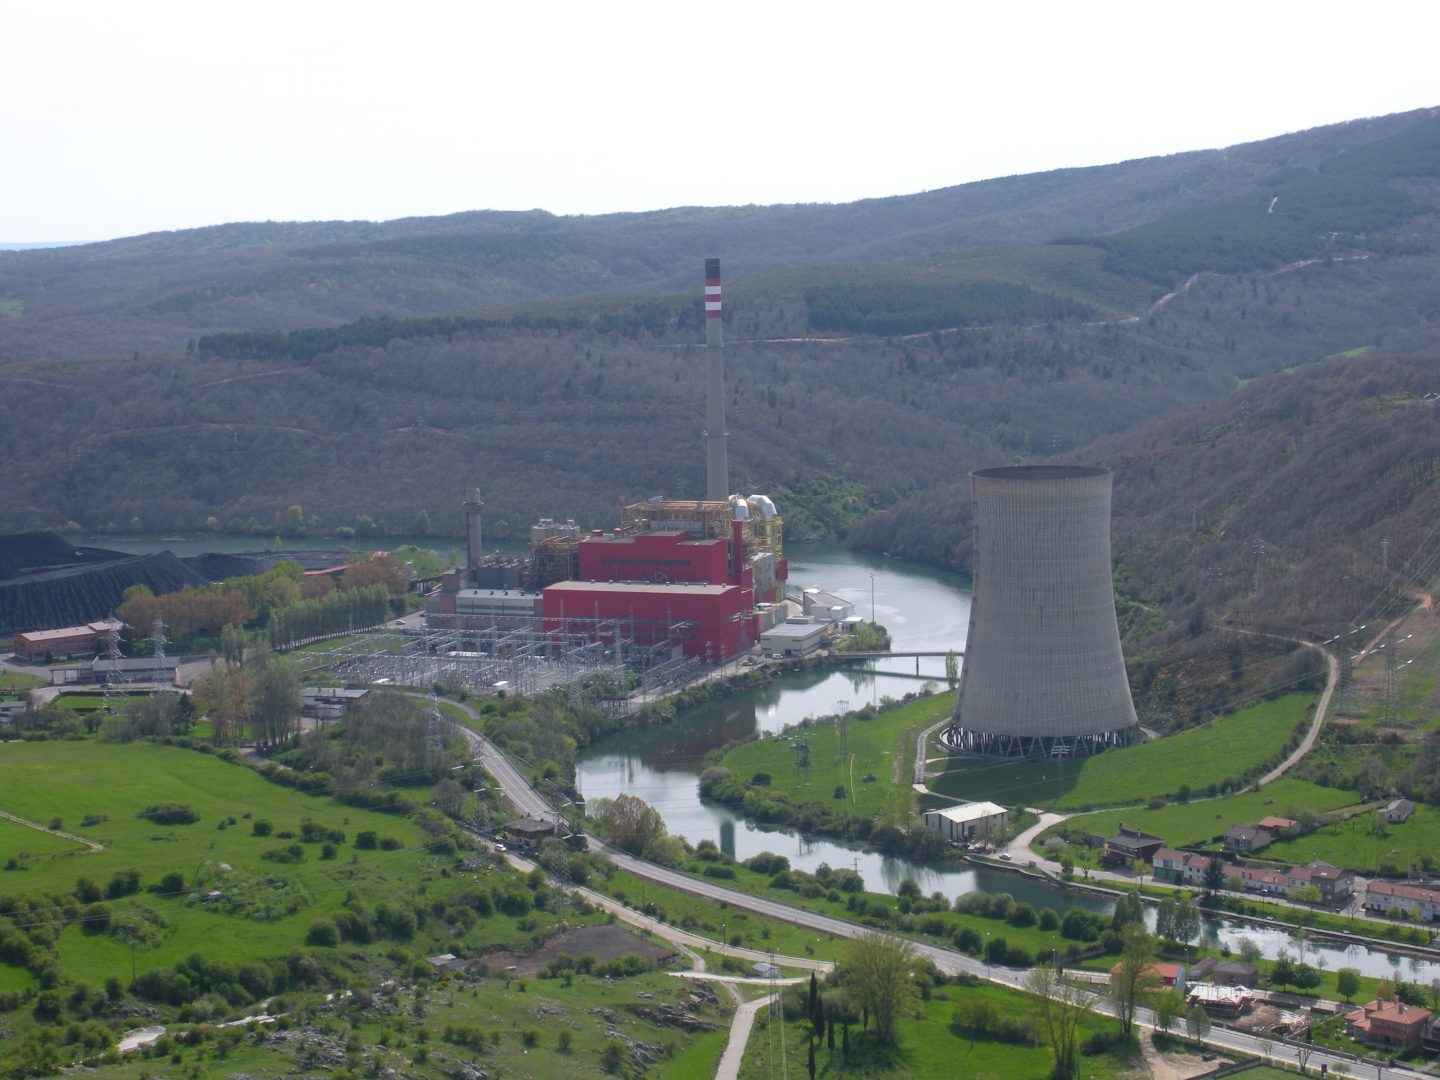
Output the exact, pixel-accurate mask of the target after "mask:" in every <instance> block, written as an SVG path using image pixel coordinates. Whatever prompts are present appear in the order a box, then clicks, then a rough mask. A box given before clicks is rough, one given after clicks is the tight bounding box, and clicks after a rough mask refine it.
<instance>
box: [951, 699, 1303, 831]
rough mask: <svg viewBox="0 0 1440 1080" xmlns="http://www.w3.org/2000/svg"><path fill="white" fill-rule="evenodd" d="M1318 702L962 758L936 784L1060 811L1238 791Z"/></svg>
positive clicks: (1288, 702) (1272, 705)
mask: <svg viewBox="0 0 1440 1080" xmlns="http://www.w3.org/2000/svg"><path fill="white" fill-rule="evenodd" d="M1313 703H1314V698H1313V697H1312V696H1311V695H1309V694H1287V695H1285V696H1283V697H1279V698H1275V699H1273V700H1271V701H1265V702H1261V703H1260V704H1259V705H1255V706H1252V707H1251V708H1248V709H1244V710H1242V711H1240V712H1237V713H1234V714H1232V715H1230V716H1227V717H1224V718H1223V719H1221V720H1217V721H1215V722H1214V723H1212V724H1207V725H1206V726H1205V727H1202V728H1193V729H1191V730H1189V731H1182V732H1179V733H1177V734H1175V735H1167V736H1166V737H1165V738H1162V739H1157V740H1155V741H1153V742H1147V743H1142V744H1140V745H1139V746H1131V747H1127V748H1126V749H1124V750H1108V751H1106V752H1105V753H1103V754H1097V755H1096V756H1095V757H1091V758H1084V759H1082V760H1072V761H1068V762H1067V761H1061V762H1054V761H996V760H994V759H993V758H992V759H980V758H955V759H952V761H951V765H950V767H949V768H948V769H947V771H946V772H945V774H944V775H943V776H940V777H938V778H936V779H935V780H932V781H931V782H930V787H931V789H932V790H934V791H936V792H938V793H940V794H943V795H950V796H953V797H956V798H962V799H968V800H972V801H978V800H983V799H990V800H993V801H994V802H997V803H1000V804H1001V805H1002V806H1040V807H1045V808H1047V809H1051V810H1055V811H1057V812H1060V813H1065V812H1074V811H1077V810H1078V811H1084V810H1090V809H1094V808H1097V807H1104V806H1127V805H1134V804H1137V803H1144V802H1146V801H1147V800H1149V799H1152V798H1181V797H1188V796H1190V795H1191V794H1194V795H1205V794H1217V793H1220V792H1222V791H1231V790H1234V789H1235V788H1238V787H1243V786H1244V784H1245V782H1246V778H1247V777H1250V776H1253V775H1258V774H1259V773H1260V772H1261V771H1262V769H1264V768H1266V767H1268V766H1270V765H1273V764H1278V763H1279V761H1280V760H1282V759H1283V756H1284V753H1285V752H1286V751H1285V748H1286V747H1287V746H1288V745H1290V744H1291V743H1292V741H1293V740H1294V738H1295V734H1296V732H1297V731H1303V729H1304V727H1305V725H1307V724H1308V723H1309V722H1310V712H1311V708H1312V706H1313ZM1127 823H1128V822H1127Z"/></svg>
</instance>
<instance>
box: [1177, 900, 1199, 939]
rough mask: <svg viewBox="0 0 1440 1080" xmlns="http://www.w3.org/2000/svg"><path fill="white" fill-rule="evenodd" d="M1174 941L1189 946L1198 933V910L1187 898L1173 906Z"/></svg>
mask: <svg viewBox="0 0 1440 1080" xmlns="http://www.w3.org/2000/svg"><path fill="white" fill-rule="evenodd" d="M1174 931H1175V940H1176V941H1178V942H1180V944H1182V945H1189V944H1190V942H1192V941H1194V940H1195V938H1196V937H1197V936H1198V935H1199V933H1200V909H1199V907H1197V906H1196V904H1195V901H1194V900H1191V899H1190V898H1189V897H1188V896H1187V897H1186V898H1185V899H1183V900H1181V901H1180V902H1179V903H1178V904H1176V905H1175V925H1174Z"/></svg>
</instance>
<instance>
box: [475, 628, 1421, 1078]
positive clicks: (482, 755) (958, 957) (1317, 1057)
mask: <svg viewBox="0 0 1440 1080" xmlns="http://www.w3.org/2000/svg"><path fill="white" fill-rule="evenodd" d="M1327 656H1328V653H1327ZM1337 672H1338V668H1336V667H1332V668H1331V678H1330V680H1329V683H1328V684H1327V688H1326V690H1327V692H1326V695H1325V698H1324V699H1323V703H1328V701H1329V690H1330V689H1331V688H1332V687H1333V685H1334V683H1335V681H1336V679H1337ZM460 707H461V708H462V709H464V710H465V712H466V713H467V714H468V715H469V716H471V717H472V718H475V719H478V718H476V714H475V713H474V711H473V710H471V709H470V708H469V707H468V706H465V705H462V706H460ZM1316 718H1317V719H1316V725H1315V726H1314V727H1313V728H1312V734H1313V731H1315V730H1318V725H1319V724H1320V723H1321V721H1322V720H1323V712H1322V709H1320V708H1317V709H1316ZM455 727H456V729H457V730H458V731H459V732H460V733H461V734H463V735H464V736H465V738H466V739H467V740H468V741H469V742H470V745H471V747H472V749H473V751H474V757H475V761H476V763H477V764H479V765H480V767H481V768H483V769H484V770H485V771H486V772H487V773H489V774H490V775H491V776H492V777H493V778H494V779H495V781H496V783H498V784H499V785H500V787H501V789H502V790H503V792H504V794H505V798H506V800H507V801H508V802H509V803H510V804H511V806H513V807H514V808H515V809H516V810H517V811H518V812H519V813H521V814H525V815H528V816H533V817H540V818H553V817H554V815H555V814H556V810H555V808H554V807H552V806H551V805H550V804H549V803H548V802H547V801H546V800H545V798H544V797H543V796H541V794H540V793H539V792H538V791H536V790H535V789H534V787H532V786H531V784H530V781H529V780H527V779H526V778H525V776H524V774H523V773H521V772H520V770H519V769H517V768H516V767H515V765H514V764H513V763H512V762H511V761H510V760H509V759H508V758H507V757H506V756H505V755H504V754H503V753H501V752H500V750H499V749H498V748H497V747H496V746H495V745H494V744H493V743H491V742H490V740H489V739H486V738H485V737H484V736H483V735H481V734H480V733H479V732H476V731H473V730H471V729H470V728H468V727H466V726H465V725H463V724H456V725H455ZM1292 757H1293V755H1292ZM1285 767H1287V768H1288V759H1287V764H1286V765H1285ZM1282 771H1283V769H1282ZM590 847H591V850H596V851H603V852H604V853H605V854H606V855H608V856H609V857H610V858H611V859H612V860H613V861H614V862H615V864H616V865H617V866H619V867H620V868H621V869H623V870H625V871H626V872H627V873H630V874H634V875H635V876H636V877H642V878H644V879H646V880H647V881H650V882H652V883H654V884H656V885H660V886H663V887H665V888H669V889H674V890H676V891H677V892H683V893H687V894H689V895H691V896H698V897H701V898H703V899H706V900H709V901H711V902H713V903H716V904H722V903H723V904H728V905H729V906H731V907H733V908H738V909H741V910H744V911H749V912H752V913H754V914H757V915H763V916H765V917H767V918H771V919H775V920H777V921H780V922H786V923H791V924H792V925H795V926H801V927H805V928H807V929H811V930H814V931H815V933H816V935H817V939H818V938H819V937H820V936H821V935H829V936H831V937H838V938H851V937H858V936H859V935H861V934H864V933H869V932H872V930H871V928H870V927H865V926H860V925H857V924H855V923H851V922H846V921H845V920H843V919H836V918H833V917H831V916H829V915H823V914H820V913H818V912H814V911H807V910H806V909H804V908H799V907H793V906H791V905H789V904H782V903H779V902H778V901H774V900H768V899H766V898H764V897H759V896H751V895H750V894H748V893H742V892H739V891H736V890H734V889H727V888H724V887H723V886H720V885H715V884H713V883H711V882H709V881H705V880H702V879H698V878H692V877H688V876H687V875H685V874H681V873H679V872H677V871H675V870H671V869H669V868H668V867H664V866H660V865H658V864H656V863H652V862H649V861H647V860H645V859H639V858H636V857H635V856H633V855H630V854H629V853H627V852H624V851H621V850H620V849H619V848H616V847H613V846H611V845H610V844H607V843H605V842H603V841H601V840H598V839H596V838H594V837H591V838H590ZM606 899H607V900H608V898H606ZM608 903H609V904H613V903H614V901H608ZM607 906H608V905H607ZM633 914H635V913H633V912H630V913H628V915H627V918H628V916H629V915H633ZM641 918H644V916H641ZM667 929H673V928H667ZM682 933H683V932H682ZM688 936H689V937H691V938H695V943H696V944H697V945H699V946H700V947H710V946H717V945H718V943H716V942H713V941H710V940H709V939H704V938H697V937H696V936H695V935H688ZM907 940H909V939H907ZM911 944H912V945H913V946H914V947H915V952H916V954H917V955H918V956H920V957H921V958H923V959H925V960H927V961H929V962H930V963H933V964H934V965H935V966H936V967H937V968H938V969H939V970H941V971H943V972H944V973H945V974H947V975H959V974H962V973H963V974H969V975H973V976H977V977H979V978H983V979H987V980H989V981H991V982H994V983H999V984H1000V985H1003V986H1008V987H1011V988H1013V989H1017V990H1024V989H1025V981H1026V977H1027V975H1028V971H1026V970H1020V969H1015V968H1007V967H999V966H994V965H990V964H987V963H986V962H985V961H983V960H979V959H976V958H974V957H971V956H966V955H965V954H963V953H959V952H956V951H954V950H953V949H946V948H941V947H940V946H937V945H931V944H929V943H926V942H918V941H913V940H911ZM776 961H777V962H778V963H781V964H785V965H790V966H797V967H802V968H803V967H807V966H810V967H815V966H816V965H817V964H819V963H820V962H817V961H814V960H811V959H808V958H804V959H802V958H799V957H783V958H782V957H776ZM1090 1005H1091V1007H1092V1008H1094V1009H1095V1010H1096V1011H1098V1012H1103V1013H1111V1012H1113V1009H1112V1008H1111V1007H1110V1005H1109V1002H1108V1001H1106V1000H1105V998H1104V996H1103V995H1100V994H1095V995H1093V996H1092V997H1091V1001H1090ZM757 1008H758V1006H757ZM1137 1016H1138V1019H1139V1021H1140V1022H1141V1023H1143V1024H1144V1025H1145V1026H1153V1021H1154V1017H1153V1016H1152V1015H1151V1014H1150V1012H1149V1010H1145V1009H1141V1010H1139V1012H1138V1014H1137ZM735 1033H736V1032H735V1031H734V1030H732V1039H733V1038H734V1036H735ZM747 1034H748V1032H747ZM1206 1041H1207V1042H1208V1043H1209V1044H1210V1045H1212V1046H1216V1047H1219V1048H1222V1049H1224V1050H1228V1051H1232V1052H1235V1053H1240V1054H1249V1055H1252V1056H1255V1057H1261V1058H1265V1059H1267V1060H1272V1061H1276V1062H1290V1061H1292V1060H1295V1059H1296V1056H1297V1053H1300V1052H1304V1053H1307V1054H1308V1059H1309V1060H1308V1064H1309V1066H1310V1067H1311V1068H1313V1069H1316V1070H1317V1071H1318V1069H1319V1066H1320V1065H1321V1064H1325V1065H1328V1067H1329V1070H1330V1071H1331V1072H1336V1071H1337V1066H1341V1067H1342V1068H1341V1069H1340V1070H1339V1071H1340V1072H1342V1073H1347V1072H1353V1071H1354V1070H1355V1068H1356V1066H1357V1060H1358V1059H1357V1058H1356V1057H1355V1056H1353V1055H1348V1054H1338V1053H1332V1052H1329V1051H1320V1050H1314V1048H1313V1047H1309V1046H1303V1045H1301V1044H1294V1045H1292V1044H1288V1043H1285V1042H1284V1041H1283V1040H1279V1039H1273V1038H1257V1037H1255V1036H1252V1035H1248V1034H1245V1033H1243V1032H1237V1031H1229V1030H1226V1029H1222V1028H1219V1027H1216V1028H1215V1029H1213V1030H1212V1031H1211V1033H1210V1035H1209V1036H1208V1037H1207V1039H1206ZM1312 1051H1313V1052H1312ZM728 1052H729V1050H728V1047H727V1054H728ZM729 1075H733V1074H729ZM1385 1075H1386V1076H1388V1077H1392V1078H1395V1080H1421V1078H1422V1077H1431V1076H1433V1074H1430V1073H1428V1072H1418V1071H1415V1070H1413V1069H1409V1068H1406V1067H1403V1066H1396V1065H1386V1066H1385Z"/></svg>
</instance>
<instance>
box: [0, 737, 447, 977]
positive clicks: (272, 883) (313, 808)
mask: <svg viewBox="0 0 1440 1080" xmlns="http://www.w3.org/2000/svg"><path fill="white" fill-rule="evenodd" d="M0 792H3V793H4V794H3V795H0V809H3V810H6V811H7V812H9V813H12V814H16V815H18V816H20V817H23V818H26V819H28V820H31V821H35V822H39V823H42V824H48V823H50V822H52V821H55V820H57V819H58V820H59V821H60V822H62V823H63V827H64V828H65V829H66V830H68V831H71V832H74V833H76V834H77V835H81V836H84V837H86V838H87V839H89V840H92V841H95V842H97V843H99V844H101V845H103V850H101V851H93V850H90V849H88V848H84V847H81V846H80V845H77V844H74V843H71V842H68V841H67V842H64V844H63V846H60V845H56V844H54V843H52V841H54V840H55V839H57V838H54V837H46V836H45V835H44V834H42V833H38V832H36V831H35V830H33V829H23V828H22V827H20V826H18V825H14V824H13V823H7V824H6V825H5V827H4V829H3V830H0V841H3V842H4V843H5V847H4V848H0V866H3V867H7V868H8V869H3V870H0V892H3V893H7V894H18V893H26V894H34V893H42V892H53V893H69V892H71V891H72V890H74V889H75V887H76V881H77V880H78V879H80V878H88V879H89V880H91V881H93V882H95V883H96V884H97V885H98V886H99V887H100V888H101V889H104V888H106V887H107V884H108V883H109V882H110V881H111V880H112V878H114V876H115V875H116V874H120V873H124V872H129V871H133V872H135V873H136V874H138V877H139V886H140V891H139V892H133V893H130V894H128V895H125V896H123V897H119V898H114V899H111V900H110V901H109V906H110V909H111V920H112V922H113V923H115V924H117V925H122V926H123V925H126V924H127V923H132V924H133V925H134V926H135V927H136V935H134V936H137V937H138V938H139V940H140V944H139V945H138V946H137V950H136V961H137V964H138V965H139V966H140V967H141V968H148V967H158V966H168V965H171V964H174V963H176V962H177V961H179V960H181V959H183V958H184V957H186V956H188V955H189V954H190V953H192V952H196V951H201V952H204V953H205V955H206V956H207V957H208V958H209V959H211V960H217V961H229V962H240V961H243V960H246V959H249V958H251V957H253V956H256V955H276V954H281V953H284V952H286V951H287V950H289V949H290V948H292V947H294V946H295V945H297V944H298V943H300V942H301V941H303V939H304V937H305V932H306V928H307V927H308V925H309V922H310V920H311V918H313V916H314V915H315V914H316V910H328V909H329V908H331V907H338V906H339V905H340V904H341V902H342V901H343V900H344V898H345V896H346V894H347V893H348V892H349V891H351V890H359V891H361V892H363V893H364V894H365V895H366V896H367V897H369V898H370V899H371V902H372V903H374V902H375V901H377V900H379V899H381V898H383V897H386V896H391V895H393V896H396V897H400V896H403V895H406V894H408V893H409V892H410V890H411V889H412V888H413V887H414V875H415V872H416V870H417V867H416V865H415V862H416V854H417V852H423V850H424V844H425V836H424V835H423V833H422V832H421V830H420V829H419V827H418V826H417V825H416V824H415V823H414V822H413V821H409V820H406V819H405V818H403V817H400V816H398V815H395V814H386V813H380V812H376V811H370V810H363V809H360V808H357V807H351V806H344V805H342V804H340V803H337V802H335V801H334V800H333V799H330V798H329V797H328V796H325V795H316V794H304V793H301V792H299V791H296V790H295V789H292V788H287V787H281V786H278V785H275V784H272V783H269V782H267V781H266V780H264V779H263V778H262V777H260V776H259V775H258V774H257V773H255V772H254V771H252V770H250V769H247V768H244V767H243V766H239V765H234V764H230V763H228V762H226V761H224V760H222V759H221V758H219V757H216V756H214V755H211V754H205V753H198V752H196V751H192V750H185V749H181V748H179V747H175V746H156V745H151V744H142V743H127V744H113V743H99V742H86V741H65V742H54V741H51V742H10V743H6V744H4V745H3V746H0ZM161 804H175V805H179V806H186V807H189V808H190V809H191V811H192V812H193V813H194V815H196V817H197V820H196V821H194V822H193V823H191V824H161V823H158V822H157V821H156V820H153V819H152V818H151V817H147V816H146V813H145V812H146V810H147V808H150V807H154V806H157V805H161ZM305 819H311V820H313V821H315V822H318V823H320V824H322V825H323V826H325V827H327V828H330V829H336V830H340V831H342V832H344V833H345V834H346V840H347V842H346V843H345V844H342V845H336V854H335V857H334V858H332V859H328V860H327V859H322V848H321V845H320V844H302V845H301V848H302V851H303V853H304V856H305V857H304V859H303V861H300V862H295V863H289V864H285V865H284V869H283V872H282V871H281V864H279V863H277V862H275V861H273V860H272V859H267V858H265V856H266V854H267V853H269V852H274V851H276V850H280V849H285V848H286V847H287V846H288V845H289V844H290V843H291V842H293V841H292V839H290V838H287V837H285V836H282V835H280V834H284V833H290V834H296V835H298V834H299V833H300V830H301V823H302V821H303V820H305ZM261 821H264V822H268V823H269V824H270V826H271V829H270V833H269V834H268V835H264V836H261V835H257V834H256V833H257V830H256V828H255V825H256V823H257V822H261ZM262 829H263V826H262ZM365 831H373V832H375V833H377V834H379V835H381V836H388V837H393V838H394V839H395V840H397V841H399V842H400V845H401V846H400V847H399V848H397V849H395V850H390V851H386V850H380V849H378V848H377V849H375V850H364V851H361V850H358V849H356V848H355V847H354V846H353V845H354V841H355V839H356V837H357V836H358V835H359V834H360V833H361V832H365ZM12 844H13V845H14V846H13V847H12V846H11V845H12ZM22 855H23V857H22ZM12 860H13V866H12ZM172 873H174V874H179V875H180V876H181V879H182V880H183V881H184V882H185V886H186V888H187V889H188V890H190V891H191V895H190V896H173V895H163V894H156V893H152V892H150V891H148V889H149V887H150V886H156V885H158V883H159V882H160V881H161V879H162V878H163V877H165V876H166V875H167V874H172ZM208 891H216V892H219V893H221V894H222V896H221V898H218V899H217V900H215V901H213V902H211V903H208V904H202V903H200V902H199V901H198V900H197V899H196V896H195V895H194V894H195V893H204V892H208ZM82 940H83V947H81V943H82ZM60 946H61V951H62V955H63V956H64V958H65V960H64V965H65V970H66V973H67V975H70V976H71V977H74V978H77V979H82V980H86V981H91V982H96V983H98V982H101V981H103V980H104V978H105V977H106V976H108V975H115V974H119V973H121V972H123V973H125V974H127V975H128V974H129V972H130V970H131V961H132V955H131V949H130V947H129V945H128V944H126V943H125V942H124V941H122V940H121V939H120V938H119V937H116V936H108V935H96V934H89V935H83V934H82V931H81V930H80V928H79V927H76V926H71V927H68V928H67V929H65V930H64V932H63V933H62V934H61V938H60Z"/></svg>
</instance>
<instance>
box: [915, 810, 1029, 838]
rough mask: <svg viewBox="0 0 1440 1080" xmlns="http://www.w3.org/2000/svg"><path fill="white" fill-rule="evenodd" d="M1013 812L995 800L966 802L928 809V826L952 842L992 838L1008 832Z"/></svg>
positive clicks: (926, 823) (926, 824) (926, 820)
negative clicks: (937, 808) (939, 808)
mask: <svg viewBox="0 0 1440 1080" xmlns="http://www.w3.org/2000/svg"><path fill="white" fill-rule="evenodd" d="M1009 821H1010V812H1009V811H1008V810H1006V809H1005V808H1004V807H1003V806H999V805H997V804H996V803H993V802H978V803H964V804H963V805H961V806H947V807H946V808H945V809H943V810H927V811H925V828H927V829H929V830H930V831H931V832H938V833H939V834H940V835H941V836H943V837H944V838H945V839H946V840H948V841H950V843H952V844H966V843H971V842H973V841H976V840H983V841H985V842H987V843H988V842H990V841H992V840H993V839H995V838H997V837H1000V836H1003V835H1004V834H1005V829H1006V826H1007V825H1008V824H1009Z"/></svg>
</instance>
